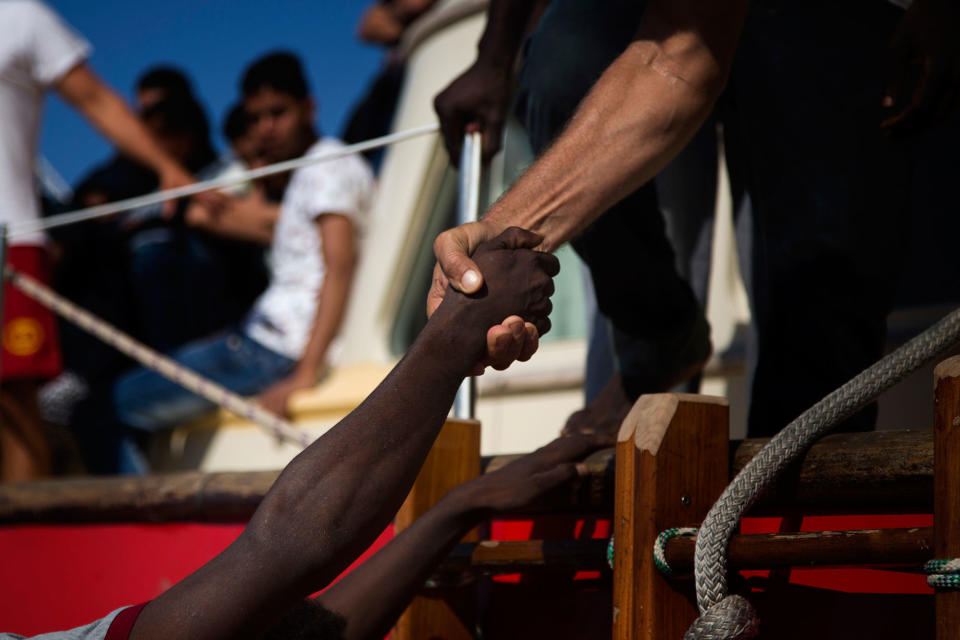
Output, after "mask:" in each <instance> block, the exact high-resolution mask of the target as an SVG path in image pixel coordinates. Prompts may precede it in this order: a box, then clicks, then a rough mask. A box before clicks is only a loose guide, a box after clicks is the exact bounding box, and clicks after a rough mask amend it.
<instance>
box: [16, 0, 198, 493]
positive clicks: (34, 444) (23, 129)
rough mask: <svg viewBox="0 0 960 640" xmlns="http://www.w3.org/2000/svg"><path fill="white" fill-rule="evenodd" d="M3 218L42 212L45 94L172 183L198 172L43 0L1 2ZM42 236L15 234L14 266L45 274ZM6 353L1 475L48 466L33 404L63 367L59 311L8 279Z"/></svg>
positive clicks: (19, 475)
mask: <svg viewBox="0 0 960 640" xmlns="http://www.w3.org/2000/svg"><path fill="white" fill-rule="evenodd" d="M0 33H3V34H4V37H3V38H0V221H3V222H6V223H22V222H27V221H30V220H35V219H37V218H38V217H39V204H38V202H37V196H36V193H35V190H34V186H33V184H34V183H33V164H34V156H35V153H36V141H37V135H38V132H39V128H40V116H41V112H42V108H43V98H44V93H45V91H46V90H47V89H48V88H53V89H55V90H56V92H57V93H58V94H59V95H60V96H61V97H62V98H63V99H64V100H65V101H66V102H67V103H68V104H70V105H71V106H72V107H74V108H75V109H76V110H77V111H78V112H80V113H81V114H82V115H83V116H84V117H85V118H86V119H87V120H88V121H89V122H90V123H91V124H93V125H94V126H95V127H96V128H97V129H98V130H99V131H100V132H102V133H103V134H104V135H105V136H106V137H107V138H108V139H109V140H110V141H111V142H113V143H114V144H115V145H117V146H118V147H120V148H121V149H123V150H124V151H125V152H126V153H128V154H130V155H131V156H133V157H135V158H137V159H138V160H139V161H141V162H143V163H144V164H146V165H147V166H149V167H151V168H152V169H153V170H154V171H156V173H157V175H158V176H159V179H160V183H161V185H162V186H164V187H166V188H172V187H177V186H183V185H185V184H188V183H190V182H191V181H192V178H191V176H190V175H189V174H188V173H187V172H186V171H185V170H184V168H183V167H182V166H181V165H180V164H179V163H177V162H176V161H175V160H174V159H173V158H172V157H170V155H169V154H167V153H166V152H165V151H164V150H163V149H162V148H161V147H160V146H159V145H158V144H157V143H156V142H155V141H154V139H153V138H152V137H151V136H150V134H149V133H148V131H147V130H146V128H145V127H144V126H143V125H142V124H141V123H140V122H139V121H138V120H137V119H136V117H135V116H134V115H133V113H132V112H131V111H130V109H129V108H128V107H127V105H126V104H125V103H124V101H123V100H122V99H121V98H120V97H119V96H118V95H117V94H116V93H114V92H113V91H112V90H111V89H110V88H109V87H107V86H106V85H104V84H103V82H102V81H101V80H100V79H98V78H97V77H96V75H95V74H94V73H93V71H92V70H91V68H90V67H89V66H88V65H87V64H86V58H87V57H88V56H89V53H90V45H89V44H88V43H87V42H86V41H85V40H84V39H83V38H82V37H81V36H80V35H79V34H77V33H76V32H75V31H73V30H72V29H71V28H70V27H69V26H67V25H66V24H65V23H64V22H63V21H62V20H61V19H60V17H59V16H57V15H56V14H55V13H54V12H53V11H52V10H51V9H50V8H49V7H47V6H46V5H45V4H43V3H42V2H39V1H37V0H11V1H9V2H3V3H0ZM45 242H46V237H45V235H44V234H43V233H41V232H37V233H33V234H30V235H25V236H20V237H17V238H15V239H14V240H13V242H12V246H11V247H10V251H9V254H8V256H7V259H8V261H9V262H10V263H11V264H12V266H13V267H14V268H17V269H20V270H22V271H24V272H26V273H29V274H31V275H34V276H35V277H39V278H40V279H41V280H47V281H48V280H49V267H48V265H47V257H46V253H45V250H44V246H45ZM4 287H5V288H4V309H3V315H4V318H3V340H2V342H3V355H2V362H0V376H2V377H0V451H2V453H0V455H2V459H0V476H2V479H4V480H23V479H27V478H31V477H36V476H39V475H44V474H46V473H48V472H49V471H50V450H49V445H48V442H47V438H46V435H45V431H44V425H43V424H42V422H41V420H40V418H39V413H38V409H37V404H36V391H37V386H38V383H39V381H41V380H44V379H49V378H52V377H54V376H55V375H57V373H59V371H60V367H61V356H60V351H59V345H58V337H57V331H56V325H55V323H54V320H53V316H52V315H51V314H50V312H48V311H47V310H45V309H44V308H42V307H40V306H39V305H38V304H36V303H34V302H32V301H31V300H30V299H29V298H26V297H25V296H23V295H22V294H20V293H19V291H17V290H15V289H14V288H13V287H10V286H7V285H5V286H4Z"/></svg>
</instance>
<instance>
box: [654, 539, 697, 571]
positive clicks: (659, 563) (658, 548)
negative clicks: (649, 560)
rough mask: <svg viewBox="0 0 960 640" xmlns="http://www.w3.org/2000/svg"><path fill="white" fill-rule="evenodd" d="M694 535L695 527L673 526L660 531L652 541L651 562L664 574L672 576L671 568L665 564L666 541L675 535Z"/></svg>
mask: <svg viewBox="0 0 960 640" xmlns="http://www.w3.org/2000/svg"><path fill="white" fill-rule="evenodd" d="M695 535H697V529H696V527H673V528H671V529H667V530H666V531H661V532H660V535H658V536H657V539H656V540H654V542H653V563H654V565H656V567H657V570H658V571H659V572H660V573H662V574H663V575H665V576H672V575H673V569H671V568H670V565H669V564H667V556H666V553H665V549H666V548H667V542H668V541H669V540H670V539H671V538H675V537H677V536H695Z"/></svg>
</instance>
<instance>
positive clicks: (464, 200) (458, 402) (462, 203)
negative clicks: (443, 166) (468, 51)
mask: <svg viewBox="0 0 960 640" xmlns="http://www.w3.org/2000/svg"><path fill="white" fill-rule="evenodd" d="M480 150H481V142H480V132H479V131H471V132H469V133H467V134H465V135H464V137H463V151H462V152H461V153H460V184H459V187H460V188H459V190H458V193H457V224H458V225H461V224H466V223H468V222H476V221H477V217H478V216H479V213H480ZM476 402H477V382H476V379H475V378H473V377H472V376H471V377H469V378H467V379H465V380H464V381H463V383H461V385H460V389H459V390H458V391H457V396H456V398H454V400H453V417H454V418H461V419H473V417H474V416H475V415H476Z"/></svg>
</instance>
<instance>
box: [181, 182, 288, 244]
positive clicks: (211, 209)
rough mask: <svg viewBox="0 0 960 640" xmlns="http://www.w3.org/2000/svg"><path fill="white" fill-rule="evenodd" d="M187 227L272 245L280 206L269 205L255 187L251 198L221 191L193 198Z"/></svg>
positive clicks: (261, 192) (270, 203) (187, 214)
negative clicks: (230, 194)
mask: <svg viewBox="0 0 960 640" xmlns="http://www.w3.org/2000/svg"><path fill="white" fill-rule="evenodd" d="M185 216H186V218H185V219H186V221H187V224H189V225H191V226H194V227H197V228H199V229H203V230H205V231H209V232H210V233H215V234H217V235H221V236H224V237H226V238H232V239H234V240H245V241H250V242H257V243H259V244H262V245H269V244H270V243H271V242H272V241H273V228H274V226H275V225H276V223H277V218H279V217H280V205H279V204H277V203H274V202H268V201H267V200H266V198H265V197H264V194H263V189H262V188H260V187H259V186H254V188H253V189H252V190H251V191H250V193H249V194H247V195H245V196H240V197H235V196H229V195H226V194H224V193H220V192H218V191H214V192H211V193H208V194H206V196H205V197H204V198H203V199H200V198H194V199H192V200H191V201H190V204H189V205H188V206H187V211H186V214H185Z"/></svg>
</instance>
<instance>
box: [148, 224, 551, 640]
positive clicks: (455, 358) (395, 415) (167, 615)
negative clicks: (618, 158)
mask: <svg viewBox="0 0 960 640" xmlns="http://www.w3.org/2000/svg"><path fill="white" fill-rule="evenodd" d="M525 234H526V232H523V231H521V230H519V229H514V230H510V231H509V232H507V233H506V234H504V235H503V236H502V237H501V238H500V239H498V240H497V241H496V242H495V243H491V244H490V245H487V246H485V247H483V248H481V250H480V251H478V253H477V255H476V258H477V260H478V261H480V262H481V264H483V265H484V268H485V269H486V270H487V286H486V288H485V289H484V291H483V292H482V293H481V294H479V295H477V296H469V297H468V296H464V295H462V294H458V293H451V295H450V296H449V298H448V301H447V302H445V303H444V304H443V305H442V306H441V307H440V309H438V310H437V313H436V314H434V317H433V318H431V320H430V322H428V324H427V326H426V328H425V329H424V330H423V332H422V333H421V334H420V336H419V337H418V338H417V340H416V342H415V343H414V344H413V346H412V347H411V348H410V351H409V352H408V353H407V355H406V356H405V357H404V358H403V359H402V360H401V361H400V363H399V364H397V366H396V367H395V368H394V369H393V371H391V373H390V374H389V375H388V376H387V377H386V378H385V379H384V381H383V382H382V383H380V385H379V386H378V387H377V389H376V390H375V391H374V392H373V393H372V394H371V395H370V396H369V397H368V398H367V399H366V400H365V401H364V402H363V403H362V404H361V405H360V406H359V407H357V408H356V409H355V410H354V411H352V412H351V413H350V415H348V416H347V417H346V418H344V419H343V420H342V421H341V422H340V423H339V424H338V425H337V426H336V427H334V428H333V429H331V430H330V431H329V432H327V433H326V434H325V435H324V436H323V437H321V438H320V439H319V440H318V441H317V442H315V443H314V444H312V445H311V446H310V447H308V448H307V449H306V450H304V451H303V453H301V454H300V455H299V456H297V457H296V458H295V459H294V460H293V461H292V462H290V464H288V465H287V467H286V469H284V471H283V473H282V474H281V475H280V477H279V478H278V479H277V482H276V483H275V484H274V486H273V487H272V488H271V489H270V491H269V493H268V494H267V496H266V497H265V498H264V500H263V502H262V503H261V504H260V507H259V508H258V509H257V511H256V513H255V514H254V516H253V518H252V519H251V521H250V524H249V525H248V526H247V528H246V529H245V530H244V532H243V534H241V536H240V537H239V538H238V539H237V540H236V541H235V542H234V543H233V544H231V545H230V546H229V547H228V548H227V549H226V550H225V551H224V552H223V553H221V554H220V555H218V556H217V557H216V558H214V559H213V560H211V561H210V562H209V563H207V564H206V565H204V566H203V567H201V568H200V569H199V570H197V571H196V572H195V573H193V574H192V575H190V576H188V577H187V578H185V579H184V580H182V581H181V582H180V583H178V584H177V585H175V586H174V587H173V588H171V589H170V590H169V591H167V592H166V593H164V594H163V595H161V596H160V597H159V598H157V599H156V600H154V601H153V602H151V603H150V604H148V605H147V606H146V608H145V609H144V610H143V611H142V612H141V614H140V616H139V618H138V619H137V622H136V625H135V626H134V629H133V633H132V634H131V638H133V639H134V640H140V639H145V638H161V637H162V638H190V639H192V640H203V639H207V638H248V637H257V636H258V635H259V634H260V633H262V632H263V631H264V630H266V629H267V628H269V627H270V626H273V625H274V624H275V623H276V622H277V621H278V620H279V619H280V617H281V616H282V615H283V614H284V613H285V612H286V611H288V610H289V609H290V608H291V607H293V606H295V605H296V603H298V602H300V601H301V600H302V599H303V598H305V597H306V596H308V595H309V594H310V593H313V592H314V591H316V590H318V589H319V588H321V587H323V586H324V585H326V584H327V583H328V582H329V581H330V580H332V579H333V578H334V577H335V576H337V575H338V574H339V573H340V572H341V571H342V570H343V569H344V568H346V566H347V565H348V564H349V563H350V562H351V561H352V560H353V559H354V558H356V557H357V555H359V554H360V552H362V551H363V550H364V549H365V548H366V547H367V546H369V544H370V543H371V542H372V541H373V540H374V539H375V538H376V536H377V535H378V534H379V533H380V532H381V531H382V530H383V528H384V527H385V526H386V524H387V523H388V522H389V520H390V518H391V517H392V516H393V514H394V513H395V512H396V510H397V509H398V508H399V506H400V504H401V503H402V501H403V499H404V497H405V495H406V493H407V491H408V490H409V489H410V486H411V485H412V483H413V480H414V478H415V477H416V474H417V472H418V470H419V468H420V466H421V465H422V464H423V460H424V458H425V457H426V455H427V453H428V451H429V450H430V447H431V445H432V443H433V440H434V439H435V437H436V434H437V432H438V431H439V429H440V427H441V426H442V424H443V421H444V418H445V417H446V415H447V412H448V410H449V408H450V403H451V402H452V400H453V396H454V394H455V393H456V390H457V387H458V386H459V384H460V381H461V380H462V378H463V376H464V375H465V374H466V373H467V372H468V371H469V370H470V368H471V367H472V366H473V364H474V363H475V362H476V360H477V359H478V358H479V357H480V355H481V354H482V353H483V351H484V348H485V347H484V343H485V338H484V334H485V332H486V327H487V326H489V325H490V324H492V323H493V322H496V319H498V318H502V317H505V316H507V315H510V314H511V313H518V314H520V315H522V316H524V317H526V318H528V319H531V320H534V321H535V323H537V324H538V326H543V325H542V321H543V320H545V318H546V315H547V314H548V313H549V311H550V301H549V294H550V293H551V292H552V281H551V279H550V278H551V276H552V275H555V274H556V273H557V271H558V269H559V264H558V263H557V262H556V259H555V258H553V257H552V256H546V255H544V254H541V253H538V252H534V251H527V250H520V251H517V250H513V249H511V248H510V247H514V246H521V245H522V244H524V242H527V243H529V242H530V235H532V234H526V235H525ZM534 244H535V243H534ZM544 328H545V327H544Z"/></svg>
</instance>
